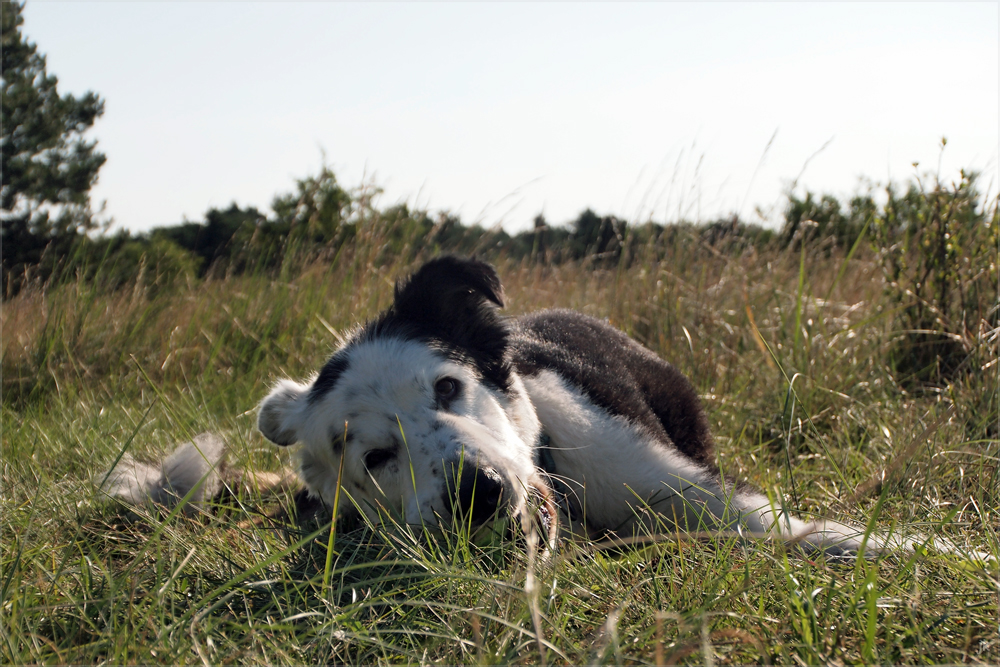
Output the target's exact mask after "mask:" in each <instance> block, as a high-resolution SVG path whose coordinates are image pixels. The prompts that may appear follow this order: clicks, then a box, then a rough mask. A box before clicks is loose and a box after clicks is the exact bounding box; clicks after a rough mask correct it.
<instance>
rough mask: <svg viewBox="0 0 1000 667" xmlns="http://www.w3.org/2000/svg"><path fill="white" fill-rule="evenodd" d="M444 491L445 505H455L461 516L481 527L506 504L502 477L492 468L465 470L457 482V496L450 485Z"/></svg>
mask: <svg viewBox="0 0 1000 667" xmlns="http://www.w3.org/2000/svg"><path fill="white" fill-rule="evenodd" d="M448 486H449V488H448V489H446V490H445V494H446V496H445V503H446V504H452V503H454V504H455V507H456V509H457V510H458V511H459V512H460V513H461V516H462V517H463V518H465V519H467V520H470V521H472V523H473V525H481V524H483V523H486V522H487V521H489V520H490V519H491V518H492V517H493V515H495V514H496V513H497V510H498V509H500V507H501V506H502V505H503V504H505V503H506V500H507V499H506V498H504V495H505V494H504V483H503V477H502V476H501V475H500V473H499V472H497V470H496V469H494V468H487V467H483V468H478V467H477V468H471V469H470V468H466V469H465V470H463V471H462V475H461V479H459V480H458V494H457V497H456V496H455V495H454V491H453V490H452V488H451V485H448Z"/></svg>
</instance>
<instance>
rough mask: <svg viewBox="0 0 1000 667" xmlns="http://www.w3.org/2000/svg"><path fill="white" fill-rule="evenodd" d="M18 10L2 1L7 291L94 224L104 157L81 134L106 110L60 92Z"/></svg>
mask: <svg viewBox="0 0 1000 667" xmlns="http://www.w3.org/2000/svg"><path fill="white" fill-rule="evenodd" d="M23 9H24V5H23V4H21V3H17V2H9V1H7V0H3V1H2V2H0V19H2V32H0V47H2V57H0V60H2V63H0V66H2V74H3V83H2V89H0V97H2V104H0V106H2V117H0V156H2V164H0V183H2V185H0V222H2V237H0V238H2V243H3V246H2V252H3V294H7V295H9V294H10V293H11V292H12V291H13V290H16V289H18V284H14V285H11V282H12V281H13V282H14V283H19V282H20V279H21V277H22V276H23V274H24V271H25V269H26V268H30V267H32V266H37V265H38V264H39V262H40V261H41V260H42V256H43V251H44V250H45V249H46V248H47V247H51V248H52V250H53V251H54V252H53V254H56V255H58V254H60V252H65V250H66V249H68V248H69V247H70V245H71V244H72V242H73V240H74V239H75V238H77V237H78V236H79V235H80V234H82V233H84V232H86V231H87V230H89V229H92V228H93V227H94V221H93V215H92V213H91V210H90V188H91V187H92V186H93V185H94V184H95V183H96V182H97V172H98V170H99V169H100V168H101V165H103V164H104V161H105V159H106V158H105V156H104V155H103V154H102V153H99V152H98V151H97V150H95V148H96V145H97V141H96V140H95V141H87V140H86V139H85V138H84V137H83V134H84V133H85V132H86V131H87V130H88V129H90V127H91V126H92V125H93V124H94V121H95V120H97V118H99V117H100V116H101V115H102V114H103V113H104V100H102V99H101V98H100V97H98V96H97V95H96V94H94V93H93V92H87V93H86V94H84V95H83V96H82V97H79V98H77V97H73V96H72V95H65V96H61V97H60V95H59V92H58V90H57V89H56V86H57V84H58V79H57V78H56V77H55V76H54V75H51V74H49V73H48V72H47V71H46V63H45V56H44V55H43V54H40V53H38V51H37V48H36V46H35V45H34V44H32V43H30V42H28V41H27V40H26V39H25V38H24V36H23V35H22V33H21V25H22V24H23V23H24V18H23V16H22V11H23Z"/></svg>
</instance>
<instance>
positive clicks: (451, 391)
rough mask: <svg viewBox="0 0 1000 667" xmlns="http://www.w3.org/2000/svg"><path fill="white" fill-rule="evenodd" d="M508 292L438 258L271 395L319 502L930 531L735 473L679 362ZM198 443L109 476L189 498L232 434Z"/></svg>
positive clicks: (616, 525) (489, 270) (475, 513)
mask: <svg viewBox="0 0 1000 667" xmlns="http://www.w3.org/2000/svg"><path fill="white" fill-rule="evenodd" d="M503 304H504V297H503V289H502V287H501V284H500V280H499V278H498V276H497V273H496V271H495V270H494V269H493V267H491V266H489V265H488V264H485V263H483V262H479V261H475V260H468V259H460V258H457V257H451V256H445V257H440V258H438V259H435V260H432V261H430V262H428V263H427V264H425V265H424V266H423V267H422V268H420V269H419V270H418V271H417V272H416V273H414V274H413V275H412V276H410V277H409V278H408V279H405V280H402V281H400V282H399V283H397V285H396V290H395V299H394V302H393V304H392V306H391V307H390V308H389V309H388V310H386V311H385V312H383V313H381V314H380V315H379V316H378V317H377V318H376V319H374V320H372V321H370V322H368V323H367V324H365V325H364V326H361V327H359V328H358V329H357V330H355V331H354V332H353V333H351V334H350V335H349V337H348V339H347V342H346V343H344V344H343V345H342V346H341V347H340V349H338V350H337V351H336V352H335V353H334V354H333V356H332V357H331V358H330V359H329V361H327V363H326V365H325V366H323V368H322V369H321V370H320V371H319V373H318V374H317V375H316V376H315V377H313V378H312V379H310V380H309V381H308V382H306V383H304V384H302V383H298V382H294V381H291V380H282V381H281V382H280V383H278V385H277V386H276V387H275V388H274V389H273V391H272V392H271V393H270V395H268V396H267V398H265V399H264V401H263V402H262V403H261V405H260V411H259V417H258V426H259V428H260V431H261V433H263V434H264V436H265V437H266V438H267V439H268V440H270V441H271V442H273V443H275V444H277V445H279V446H282V447H285V446H289V445H293V444H296V443H301V445H302V447H301V450H300V451H299V469H298V471H299V475H300V477H301V479H302V481H303V482H304V483H305V485H306V487H307V489H308V490H309V492H310V493H311V494H312V495H313V496H316V497H319V498H321V499H322V500H323V502H324V503H325V504H326V505H327V506H329V507H333V506H334V502H335V498H336V497H337V495H338V486H339V487H340V493H341V494H342V500H341V502H339V507H340V508H341V510H342V511H343V512H344V513H350V512H358V511H360V512H363V513H364V514H365V515H367V516H368V518H369V519H371V520H372V521H375V522H380V521H385V520H386V519H387V518H390V517H391V519H392V521H394V522H398V523H403V524H409V525H413V526H424V527H430V528H431V529H436V528H438V527H440V526H442V525H449V524H451V523H453V522H455V521H459V520H460V521H464V522H467V523H468V524H470V525H472V526H479V525H483V524H488V523H490V522H491V521H493V520H494V519H495V518H496V517H497V516H501V515H505V514H506V515H510V516H515V517H516V516H521V517H525V516H527V515H528V514H532V515H534V516H536V517H538V516H540V517H541V519H542V523H544V524H545V525H546V526H547V527H548V528H549V529H550V535H549V536H550V537H554V534H555V528H554V527H555V525H556V524H557V516H562V517H563V520H562V523H563V525H564V530H568V531H571V532H574V533H577V534H581V533H582V534H583V535H586V536H589V537H595V538H596V537H604V536H618V537H628V536H632V535H636V534H649V533H663V532H673V531H677V530H680V531H685V532H699V533H700V532H711V533H725V532H730V531H732V532H737V531H738V532H741V533H744V534H751V535H757V536H765V537H771V538H777V539H781V540H786V541H790V542H795V543H798V544H801V545H802V546H804V547H805V548H807V549H812V550H822V551H826V552H829V553H834V554H850V553H856V552H858V551H859V550H861V549H862V548H864V549H865V550H866V551H868V552H869V553H873V552H879V551H883V550H886V549H898V548H908V547H911V546H912V545H913V544H915V543H919V542H921V541H922V540H913V539H911V540H904V539H896V538H889V537H886V536H878V535H870V536H867V537H865V536H864V535H863V531H862V530H860V529H857V528H854V527H850V526H848V525H845V524H841V523H835V522H830V521H821V522H815V523H810V522H805V521H802V520H800V519H797V518H795V517H792V516H789V515H788V514H786V513H784V512H783V511H782V510H781V509H780V507H776V506H775V505H774V504H773V503H772V502H771V501H769V499H768V498H767V497H766V496H765V495H763V494H762V493H760V492H758V491H755V490H753V489H749V488H746V487H743V486H740V485H734V484H731V483H729V482H727V481H726V479H725V478H724V477H723V476H722V475H721V474H720V472H719V470H718V469H717V467H716V465H715V462H714V454H713V441H712V436H711V434H710V432H709V427H708V421H707V419H706V417H705V413H704V410H703V409H702V407H701V403H700V401H699V398H698V395H697V393H696V392H695V389H694V387H693V386H692V385H691V383H690V382H689V381H688V380H687V379H686V378H685V377H684V376H683V375H682V374H681V373H680V372H679V371H678V370H677V369H675V368H674V367H673V366H671V365H670V364H668V363H666V362H665V361H663V360H662V359H660V358H659V357H657V356H656V355H655V354H653V353H652V352H650V351H649V350H647V349H646V348H644V347H643V346H641V345H639V344H638V343H636V342H635V341H633V340H632V339H630V338H629V337H627V336H626V335H624V334H623V333H621V332H620V331H618V330H616V329H614V328H613V327H611V326H610V325H609V324H607V323H605V322H602V321H600V320H597V319H594V318H592V317H588V316H585V315H582V314H580V313H577V312H573V311H568V310H550V311H543V312H540V313H535V314H531V315H526V316H523V317H518V318H505V317H503V316H502V315H501V314H500V313H499V312H498V311H499V308H500V307H502V306H503ZM194 444H195V445H198V442H197V441H196V442H195V443H194ZM185 447H186V449H183V448H182V450H179V451H178V452H177V453H175V454H174V455H173V456H172V457H171V459H168V463H167V464H165V465H164V466H163V468H162V470H149V469H147V470H145V472H143V473H142V474H140V475H137V474H136V473H135V470H136V465H135V464H134V463H132V462H126V465H124V466H119V467H118V468H116V470H115V472H114V474H112V475H111V477H110V480H109V481H110V485H109V486H108V487H107V488H109V489H110V493H111V494H112V495H117V496H120V497H124V498H126V499H130V500H133V501H137V500H139V499H140V498H149V497H155V498H157V499H159V500H160V501H161V502H163V501H164V499H165V497H166V496H167V495H173V496H184V495H186V494H188V491H191V490H192V489H194V487H195V486H196V485H197V484H203V485H204V488H203V489H195V490H194V492H192V494H191V495H188V498H189V500H191V499H194V500H199V499H202V498H204V497H206V496H208V495H211V493H213V492H214V491H215V490H216V489H217V488H218V487H219V483H218V481H217V479H216V478H217V476H216V475H215V473H214V472H212V470H211V469H212V468H213V467H214V466H215V464H216V463H217V462H218V461H219V460H220V459H221V455H222V454H221V452H222V447H221V445H220V443H219V441H218V440H216V439H212V438H210V437H203V442H202V443H201V444H200V445H199V446H197V447H196V446H193V445H192V444H188V445H185ZM203 450H208V452H209V453H207V454H206V453H205V451H203ZM213 480H214V481H213ZM165 489H166V490H168V492H169V493H166V492H165V491H164V490H165ZM567 524H568V525H567Z"/></svg>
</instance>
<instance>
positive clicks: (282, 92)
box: [24, 0, 1000, 231]
mask: <svg viewBox="0 0 1000 667" xmlns="http://www.w3.org/2000/svg"><path fill="white" fill-rule="evenodd" d="M24 30H25V32H26V34H27V35H28V37H29V39H30V40H32V41H34V42H36V43H37V44H38V46H39V49H40V50H41V51H42V52H43V53H46V54H47V55H48V63H49V71H50V72H53V73H55V74H56V75H57V76H58V77H59V79H60V90H61V91H63V92H67V91H71V92H74V93H81V92H83V91H85V90H88V89H89V90H94V91H96V92H98V93H99V94H101V95H102V96H103V97H104V98H105V99H106V101H107V104H106V113H105V115H104V117H103V118H102V119H101V120H99V121H98V124H97V126H96V128H95V129H94V130H93V132H92V134H93V136H94V137H96V138H97V139H99V141H100V147H101V150H103V151H104V152H105V153H106V154H107V156H108V162H107V164H106V165H105V167H104V168H103V169H102V171H101V176H100V182H99V184H98V186H97V187H96V189H95V191H94V196H95V198H96V199H97V200H98V201H100V200H106V201H107V212H108V213H109V214H110V215H112V216H113V217H114V219H115V221H116V225H117V226H119V227H126V228H129V229H132V230H142V229H147V228H149V227H152V226H156V225H164V224H171V223H175V222H179V221H180V220H181V219H182V218H184V217H187V218H188V219H192V220H200V219H202V216H203V214H204V212H205V211H206V210H207V209H208V208H209V207H210V206H220V207H221V206H227V205H228V204H229V203H230V202H231V201H233V200H235V201H236V202H238V203H239V204H240V205H253V206H257V207H259V208H260V209H262V210H268V211H269V210H270V209H269V204H270V201H271V199H272V197H273V196H274V195H275V194H276V193H279V192H286V191H289V190H291V189H292V188H293V187H294V179H295V178H297V177H303V176H305V175H307V174H310V173H315V172H316V171H317V170H318V167H319V164H320V160H321V157H320V148H322V149H324V150H325V151H326V155H327V159H328V162H329V163H330V165H331V166H332V167H333V169H334V171H335V172H336V174H337V176H338V178H339V180H340V181H341V183H342V184H343V185H345V186H348V187H351V186H355V185H357V184H358V183H359V182H360V181H361V180H362V178H363V177H364V175H365V174H367V175H368V176H369V177H374V178H375V180H376V182H377V183H379V184H380V185H381V186H383V187H384V188H385V195H384V196H383V198H382V201H381V203H382V204H392V203H395V202H397V201H406V202H409V203H410V204H411V205H416V206H419V207H425V208H430V209H432V210H440V209H449V210H451V211H453V212H456V213H459V214H461V216H462V218H463V220H464V221H466V222H476V221H478V222H481V223H483V224H486V225H493V224H498V223H501V224H503V225H504V226H505V227H506V228H507V229H509V230H512V231H513V230H518V229H522V228H524V227H526V226H528V225H529V224H530V221H531V219H532V218H533V217H534V215H536V214H537V213H538V212H539V211H544V213H545V215H546V217H547V218H548V219H549V220H550V221H551V222H566V221H568V220H570V219H572V218H574V217H575V216H576V214H577V213H578V212H579V211H580V210H582V209H583V208H584V207H587V206H590V207H592V208H593V209H594V210H596V211H598V212H601V213H613V214H616V215H619V216H622V217H625V218H628V219H629V220H633V221H642V220H646V219H648V218H650V217H652V218H653V219H655V220H658V221H671V220H676V219H678V218H679V217H686V218H689V219H712V218H714V217H717V216H720V215H728V214H731V213H732V212H739V213H740V214H741V215H742V216H743V217H744V218H745V219H748V220H751V221H754V220H757V221H759V219H757V218H756V215H755V213H754V211H755V208H756V207H757V206H760V207H761V208H762V209H764V210H765V211H768V212H769V213H768V216H769V218H770V220H771V222H772V223H776V222H777V221H778V220H779V218H780V207H781V203H782V199H781V193H782V191H783V189H785V188H787V187H788V185H789V183H790V182H791V181H792V180H793V179H795V178H796V176H798V175H799V174H800V172H802V171H803V167H804V165H805V164H806V162H807V161H808V167H807V168H806V169H805V171H804V173H803V176H802V178H801V180H800V183H801V184H803V185H804V186H806V187H809V188H810V189H813V190H821V191H829V192H833V193H836V194H841V195H849V194H851V193H852V192H854V191H855V190H856V189H857V186H858V177H860V176H868V177H870V178H873V179H876V180H879V181H885V180H886V179H888V178H893V179H895V180H905V179H906V178H907V177H908V176H910V175H911V174H912V173H913V167H912V166H911V163H913V162H914V161H919V162H920V163H921V165H922V167H925V166H926V167H935V168H936V165H937V162H938V158H939V151H938V142H939V141H940V138H941V137H942V136H946V137H948V147H947V149H946V151H945V153H944V156H943V162H942V172H943V175H944V176H946V177H952V176H953V175H955V174H956V173H957V169H958V168H959V167H971V168H975V169H979V170H981V171H984V172H986V176H985V178H984V185H989V184H990V183H991V182H992V183H993V185H992V188H993V191H994V192H995V191H996V180H997V173H998V168H997V163H998V124H1000V116H998V97H1000V74H998V61H1000V51H998V34H1000V19H998V3H995V2H990V3H986V2H983V3H954V2H951V3H886V4H871V3H860V4H853V3H833V4H814V3H809V4H793V3H770V4H752V3H732V4H730V3H704V4H686V3H664V4H619V3H616V4H573V3H558V4H513V3H500V4H450V3H449V4H370V3H364V4H347V3H320V2H312V3H249V2H226V3H180V2H162V3H134V2H131V3H124V2H121V3H115V2H106V3H99V2H43V1H40V0H29V3H28V5H27V8H26V10H25V25H24ZM775 131H777V134H775ZM772 135H773V136H774V137H775V138H774V141H773V143H772V144H771V147H770V149H769V150H768V151H767V153H766V156H765V147H766V146H767V145H768V142H769V140H770V139H771V137H772ZM831 140H832V141H831ZM828 141H829V142H830V143H829V145H828V146H827V147H826V148H825V149H824V150H823V151H822V152H821V153H819V154H818V155H816V156H815V157H813V159H812V160H811V161H810V160H809V158H810V156H812V155H814V154H815V153H816V152H817V151H819V150H820V148H821V147H823V146H824V145H825V144H827V142H828ZM762 156H764V159H763V162H762V161H761V158H762Z"/></svg>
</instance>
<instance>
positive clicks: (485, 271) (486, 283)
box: [395, 255, 503, 315]
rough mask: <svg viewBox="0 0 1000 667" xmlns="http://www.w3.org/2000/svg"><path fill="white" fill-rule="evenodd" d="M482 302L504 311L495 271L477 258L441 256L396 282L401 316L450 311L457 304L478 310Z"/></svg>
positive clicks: (397, 308)
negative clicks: (484, 300) (484, 301)
mask: <svg viewBox="0 0 1000 667" xmlns="http://www.w3.org/2000/svg"><path fill="white" fill-rule="evenodd" d="M483 299H486V300H487V301H492V302H493V303H495V304H496V305H498V306H500V307H501V308H503V286H502V285H500V276H498V275H497V272H496V269H494V268H493V267H492V266H490V265H489V264H487V263H486V262H480V261H479V260H476V259H464V258H462V257H455V256H454V255H444V256H442V257H438V258H437V259H432V260H431V261H429V262H427V263H426V264H424V265H423V266H422V267H420V269H418V270H417V272H416V273H414V274H413V275H412V276H410V277H409V278H408V279H406V280H400V281H399V282H397V283H396V300H395V307H396V310H397V311H398V312H399V313H400V314H404V313H405V314H406V315H413V314H417V313H419V312H425V311H427V310H428V309H431V310H433V309H435V308H436V309H439V310H449V309H452V308H454V307H455V306H458V305H461V306H462V307H464V308H478V307H479V305H480V303H481V302H482V300H483ZM451 312H454V310H452V311H451Z"/></svg>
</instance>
